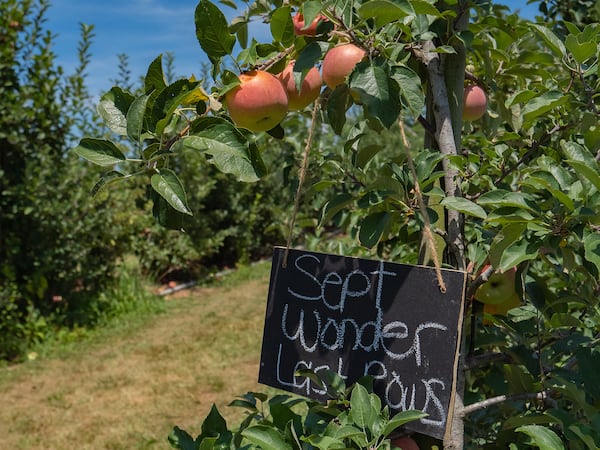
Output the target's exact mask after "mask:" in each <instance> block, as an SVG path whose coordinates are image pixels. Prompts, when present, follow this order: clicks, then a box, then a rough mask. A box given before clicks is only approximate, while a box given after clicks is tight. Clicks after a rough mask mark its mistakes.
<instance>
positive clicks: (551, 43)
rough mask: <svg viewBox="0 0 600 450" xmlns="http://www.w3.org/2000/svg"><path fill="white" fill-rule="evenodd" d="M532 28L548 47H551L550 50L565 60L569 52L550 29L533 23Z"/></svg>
mask: <svg viewBox="0 0 600 450" xmlns="http://www.w3.org/2000/svg"><path fill="white" fill-rule="evenodd" d="M530 26H531V28H533V31H535V32H536V33H537V34H538V35H539V36H540V37H541V38H542V39H543V40H544V42H545V43H546V45H547V46H548V47H550V50H552V52H554V54H555V55H556V56H558V57H559V58H563V57H564V56H565V55H566V53H567V50H566V48H565V45H564V44H563V43H562V41H561V40H560V39H559V38H558V37H557V36H556V35H555V34H554V33H553V32H552V31H551V30H550V28H548V27H545V26H543V25H538V24H535V23H531V24H530Z"/></svg>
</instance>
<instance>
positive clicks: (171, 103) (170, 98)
mask: <svg viewBox="0 0 600 450" xmlns="http://www.w3.org/2000/svg"><path fill="white" fill-rule="evenodd" d="M199 84H200V82H198V81H189V80H186V79H180V80H177V81H175V82H174V83H172V84H170V85H169V86H167V87H166V88H165V89H163V90H162V91H161V92H160V94H159V95H158V97H157V98H156V100H155V101H154V105H153V107H152V123H151V124H150V125H149V127H150V129H151V131H154V132H155V133H156V134H157V135H161V134H162V133H163V131H164V130H165V127H166V126H167V125H168V124H169V122H170V121H171V119H172V116H173V113H174V112H175V110H176V109H177V107H178V106H179V105H180V104H181V102H182V101H183V100H184V99H185V98H186V97H187V95H188V94H189V93H190V92H191V91H193V90H194V89H195V88H196V87H198V85H199ZM152 127H154V130H152Z"/></svg>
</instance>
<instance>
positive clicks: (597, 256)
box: [583, 232, 600, 272]
mask: <svg viewBox="0 0 600 450" xmlns="http://www.w3.org/2000/svg"><path fill="white" fill-rule="evenodd" d="M583 247H584V249H585V259H587V260H588V261H589V262H591V263H592V264H594V265H595V266H596V268H597V269H598V272H600V233H598V232H596V233H589V234H588V235H587V236H586V237H585V238H584V239H583Z"/></svg>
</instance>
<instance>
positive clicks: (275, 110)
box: [225, 13, 366, 132]
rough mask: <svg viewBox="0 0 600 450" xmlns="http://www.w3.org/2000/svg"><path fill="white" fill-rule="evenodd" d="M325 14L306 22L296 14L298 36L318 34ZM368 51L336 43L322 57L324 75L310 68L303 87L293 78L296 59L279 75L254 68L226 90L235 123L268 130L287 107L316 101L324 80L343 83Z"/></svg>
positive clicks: (297, 107) (292, 108)
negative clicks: (235, 84)
mask: <svg viewBox="0 0 600 450" xmlns="http://www.w3.org/2000/svg"><path fill="white" fill-rule="evenodd" d="M321 20H326V19H325V17H323V16H319V17H317V18H315V20H314V21H313V22H312V23H311V24H309V25H306V24H305V23H304V17H303V16H302V14H301V13H298V14H296V15H294V17H293V23H294V32H295V33H296V35H297V36H315V35H316V33H317V26H318V25H319V22H320V21H321ZM365 55H366V51H365V50H364V49H362V48H360V47H358V46H356V45H354V44H350V43H348V44H342V45H338V46H336V47H333V48H332V49H331V50H329V51H328V52H327V53H326V55H325V57H324V58H323V64H322V68H321V71H322V75H321V72H319V69H318V68H317V67H313V68H312V69H310V70H309V71H308V72H307V74H306V76H305V77H304V79H303V81H302V84H301V86H300V89H298V88H297V87H296V82H295V80H294V74H293V70H294V61H291V62H290V63H289V64H288V66H287V67H286V68H285V69H284V70H283V71H282V72H281V73H279V74H278V75H273V74H271V73H270V72H267V71H265V70H252V71H249V72H246V73H242V74H241V75H240V76H239V79H240V84H239V85H238V86H236V87H235V88H233V89H232V90H230V91H229V92H227V93H226V94H225V105H226V107H227V110H228V111H229V115H230V117H231V119H232V120H233V121H234V123H235V124H236V125H237V126H238V127H241V128H246V129H248V130H250V131H253V132H260V131H269V130H271V129H273V128H274V127H276V126H277V125H278V124H279V123H280V122H281V121H282V120H283V118H284V117H285V116H286V114H287V113H288V111H299V110H302V109H304V108H305V107H306V106H308V105H309V104H311V103H312V102H314V101H315V100H316V99H317V97H318V96H319V95H320V93H321V88H322V86H323V82H324V83H325V84H326V85H327V86H328V87H329V88H331V89H335V87H336V86H338V85H340V84H342V83H344V82H345V81H346V77H347V76H348V75H349V74H350V72H352V70H353V69H354V67H355V66H356V64H358V63H359V62H360V61H361V60H362V59H363V58H364V57H365Z"/></svg>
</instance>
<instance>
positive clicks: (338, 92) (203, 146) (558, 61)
mask: <svg viewBox="0 0 600 450" xmlns="http://www.w3.org/2000/svg"><path fill="white" fill-rule="evenodd" d="M555 3H556V2H542V4H541V5H540V6H541V11H542V13H548V11H549V10H551V9H552V8H553V7H555V6H556V5H558V4H559V3H560V2H558V3H556V5H555ZM568 3H569V4H570V5H571V6H573V9H572V10H573V11H574V10H575V6H577V5H578V4H579V3H582V2H568ZM220 4H221V7H219V6H217V4H215V3H213V2H211V1H209V0H200V2H199V3H198V5H197V8H196V11H195V16H194V18H193V19H194V20H195V24H196V34H197V38H198V42H199V45H200V49H201V50H202V51H203V52H204V53H205V54H206V56H207V58H208V59H209V61H210V63H211V69H212V73H211V76H212V79H211V80H203V82H204V85H206V83H207V82H208V83H209V84H210V86H212V87H211V88H210V89H203V88H202V84H201V81H199V80H196V79H195V78H194V77H193V76H190V78H188V79H180V80H177V81H175V82H173V83H170V84H167V83H166V82H165V78H164V76H163V72H162V70H163V69H162V64H161V58H160V56H159V57H157V59H156V60H154V61H153V62H152V63H151V64H150V66H149V68H148V71H147V73H146V75H145V78H144V92H143V93H142V94H140V95H133V94H131V93H130V92H128V91H127V90H126V89H123V88H121V87H119V86H115V87H113V88H112V89H111V90H110V91H109V92H107V93H106V94H105V95H104V96H103V97H102V98H101V100H100V103H99V105H98V111H99V113H100V115H101V116H102V117H103V118H104V120H105V121H106V123H107V124H108V126H109V127H110V129H111V130H112V132H113V133H114V135H115V138H114V139H100V138H84V139H82V140H81V142H80V143H79V145H78V146H77V147H76V148H75V152H76V153H77V154H79V155H80V156H81V157H83V158H85V159H87V160H89V161H91V162H93V163H96V164H99V165H101V166H105V167H106V169H107V171H106V173H105V174H104V175H103V176H102V177H101V178H100V180H99V181H98V184H97V186H96V190H99V189H103V188H106V187H108V186H110V185H113V184H116V183H118V182H120V181H122V180H125V179H127V178H130V177H142V178H144V179H146V180H147V183H148V185H149V190H148V192H149V193H150V194H149V195H150V197H151V198H152V200H153V202H154V210H153V212H154V215H155V217H156V219H157V220H158V221H159V222H160V223H161V224H163V225H165V226H168V227H173V228H177V227H179V226H180V224H181V219H182V217H183V216H185V215H191V214H193V211H191V210H190V207H189V206H188V203H187V200H186V189H188V190H189V189H194V186H184V185H183V184H182V183H181V181H180V180H179V178H178V176H177V171H176V170H175V169H174V167H177V165H175V164H173V161H177V160H178V159H181V158H184V157H185V155H186V154H187V153H190V152H192V153H198V154H202V155H204V156H205V158H206V161H207V162H208V163H210V164H213V165H214V166H216V167H217V168H218V169H219V170H221V171H223V172H225V173H229V174H232V175H233V176H234V177H236V178H237V180H239V181H240V182H260V179H261V178H262V177H264V176H265V174H267V173H268V172H276V171H278V170H279V169H280V168H279V167H268V165H267V164H266V163H265V161H266V160H267V159H268V158H266V155H268V154H269V152H270V151H274V150H275V149H278V150H279V149H281V148H282V146H280V145H278V142H285V141H286V140H293V141H295V143H296V144H297V143H298V141H299V140H300V139H301V140H302V145H301V146H299V145H296V147H295V148H298V154H296V155H293V156H294V158H297V159H298V165H299V166H300V167H299V168H298V170H297V171H296V173H297V174H296V175H294V176H296V177H297V185H298V194H297V198H296V205H295V206H294V210H293V211H292V212H291V217H295V214H296V213H297V212H298V208H299V198H300V197H301V196H302V195H303V194H304V195H305V196H309V195H311V196H313V198H319V199H323V201H322V202H321V203H320V204H319V205H318V211H317V212H318V220H319V223H320V224H321V225H322V226H323V227H325V226H329V225H331V224H335V225H336V226H337V227H341V228H342V231H344V232H345V233H346V234H347V235H349V236H351V237H352V238H353V239H354V242H356V243H357V244H359V245H360V246H361V247H362V248H363V251H364V252H369V251H370V252H372V253H373V254H377V256H380V257H387V258H395V259H401V260H402V261H403V262H418V263H428V264H435V265H438V266H439V265H442V264H443V265H446V266H449V267H454V268H456V269H460V270H464V271H467V272H468V273H469V274H470V283H469V287H468V290H467V296H466V298H465V299H464V301H465V306H466V310H467V311H468V313H467V314H466V316H465V320H464V333H463V336H464V339H463V343H462V349H461V352H460V370H459V383H458V387H457V401H456V405H455V411H454V416H453V422H452V427H451V432H449V433H447V436H446V437H445V439H444V442H443V445H444V448H448V449H459V448H498V447H499V446H501V447H510V448H518V447H521V446H527V445H529V446H533V447H540V448H564V447H565V446H567V445H568V446H569V448H573V449H585V448H589V449H593V448H598V447H599V446H600V432H599V431H598V430H600V408H599V406H600V390H599V389H598V387H597V386H598V384H597V383H596V382H595V374H596V373H597V372H598V371H599V370H600V355H599V354H598V351H597V343H598V340H599V338H600V309H599V306H598V299H599V298H600V282H599V274H600V213H599V211H600V168H599V160H600V128H599V126H600V112H599V106H598V92H600V81H599V75H600V66H599V64H598V58H599V56H600V50H599V49H600V25H599V24H598V23H597V20H596V21H591V20H586V22H583V21H578V20H571V21H567V20H563V21H556V22H552V21H549V22H544V23H542V22H533V21H529V20H524V19H523V18H521V17H519V16H518V15H515V14H509V12H508V11H507V8H506V7H504V6H500V5H496V4H494V3H493V2H489V1H477V0H446V1H435V0H404V1H391V0H372V1H360V0H353V1H348V2H338V1H333V0H330V1H328V0H323V1H307V2H300V1H297V2H296V1H291V2H282V1H269V0H260V1H254V2H244V9H243V11H242V12H241V13H239V14H238V15H236V16H235V17H234V18H233V19H232V20H229V21H228V19H227V16H226V14H225V12H227V13H229V12H230V8H233V7H235V6H236V4H235V3H234V2H231V1H221V2H220ZM556 7H557V6H556ZM567 10H568V11H571V9H567ZM300 15H301V16H300ZM563 17H566V16H563ZM573 17H574V18H576V17H577V16H573ZM591 17H595V18H596V19H597V18H598V14H597V13H596V14H595V15H592V16H591ZM190 20H191V19H190ZM257 21H260V22H261V23H264V24H266V25H265V28H266V29H268V32H269V34H270V35H269V36H268V37H266V38H264V39H261V41H259V40H258V37H256V36H253V31H252V30H253V29H254V28H253V27H254V26H255V23H256V22H257ZM262 41H265V42H262ZM342 48H344V49H351V50H352V51H351V52H349V53H344V52H341V51H340V49H342ZM336 53H338V54H339V55H337V56H336ZM292 61H294V64H293V66H291V68H289V69H288V77H289V72H290V71H291V74H292V78H293V81H294V82H293V83H291V84H290V83H287V84H284V85H283V86H284V87H285V86H288V89H291V88H293V87H296V88H300V87H302V86H303V83H304V82H305V81H306V80H308V79H309V75H310V74H311V71H314V68H315V67H317V68H320V69H321V76H322V79H323V88H322V89H321V90H320V94H319V95H318V98H317V99H316V101H315V102H314V103H310V102H311V101H312V100H313V99H314V97H311V98H310V99H309V101H308V102H307V103H310V104H309V105H308V106H307V107H306V108H304V109H302V108H301V109H299V110H297V111H296V110H292V109H297V108H292V109H290V108H289V107H288V111H287V112H286V111H285V108H284V107H282V104H283V103H285V100H284V97H285V96H284V95H282V94H281V89H280V85H278V84H277V83H276V82H275V81H274V80H276V79H277V77H276V75H278V74H280V73H281V72H283V71H284V69H286V67H289V64H290V63H291V62H292ZM309 90H310V89H308V88H307V91H309ZM303 92H304V91H302V90H300V93H299V95H300V97H302V95H303ZM473 92H475V93H476V94H475V95H474V96H471V94H472V93H473ZM465 93H467V94H468V95H465ZM296 94H297V93H296ZM289 95H290V94H288V96H289ZM288 106H289V105H288ZM265 124H267V125H265ZM323 129H327V130H329V131H330V133H332V134H333V136H334V137H333V139H332V140H331V144H330V145H329V146H327V147H324V146H322V145H320V142H319V139H318V136H320V133H321V132H322V130H323ZM417 136H423V139H420V140H419V142H415V138H416V137H417ZM125 143H128V144H127V145H126V144H125ZM300 159H302V162H301V163H300ZM309 161H312V162H313V163H312V165H311V171H310V173H307V165H308V164H309ZM315 170H318V173H317V174H315ZM291 222H292V223H291V224H290V225H291V226H292V227H293V220H291ZM434 234H435V236H434ZM246 425H247V424H246ZM261 426H262V425H261ZM415 439H417V440H419V439H420V440H421V441H420V442H421V444H422V446H424V445H427V440H426V439H425V438H424V437H422V436H415ZM293 442H296V441H293ZM429 444H431V442H429ZM434 444H435V443H434ZM290 445H291V446H290V448H297V446H294V444H290ZM311 445H312V446H309V447H302V448H333V447H327V446H326V445H325V444H324V443H323V442H321V444H316V443H311ZM350 445H352V443H351V439H349V440H348V441H345V446H350ZM437 445H439V443H437ZM517 446H518V447H517ZM182 448H183V447H182ZM190 448H194V447H190ZM202 448H212V447H204V446H203V447H202ZM336 448H337V447H336Z"/></svg>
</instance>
